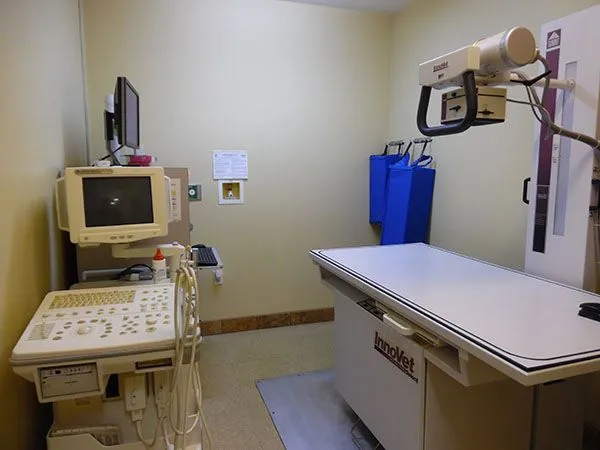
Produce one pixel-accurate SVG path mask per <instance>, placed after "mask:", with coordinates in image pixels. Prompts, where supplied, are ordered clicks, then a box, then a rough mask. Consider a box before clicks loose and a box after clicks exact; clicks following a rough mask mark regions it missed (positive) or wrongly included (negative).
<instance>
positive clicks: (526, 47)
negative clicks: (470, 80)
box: [473, 27, 538, 76]
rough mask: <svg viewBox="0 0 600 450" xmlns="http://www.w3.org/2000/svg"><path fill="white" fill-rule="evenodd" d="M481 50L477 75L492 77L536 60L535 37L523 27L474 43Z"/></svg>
mask: <svg viewBox="0 0 600 450" xmlns="http://www.w3.org/2000/svg"><path fill="white" fill-rule="evenodd" d="M473 45H474V46H476V47H479V49H480V50H481V53H480V56H479V70H477V71H476V73H477V75H480V76H486V75H493V74H496V73H499V72H504V71H506V70H511V69H516V68H518V67H522V66H526V65H527V64H531V63H532V62H534V61H535V60H536V58H537V54H538V50H537V46H536V43H535V37H534V36H533V34H532V33H531V31H529V30H528V29H527V28H525V27H515V28H511V29H510V30H507V31H504V32H502V33H498V34H496V35H494V36H490V37H487V38H484V39H480V40H479V41H476V42H475V43H474V44H473Z"/></svg>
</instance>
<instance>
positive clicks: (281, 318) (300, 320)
mask: <svg viewBox="0 0 600 450" xmlns="http://www.w3.org/2000/svg"><path fill="white" fill-rule="evenodd" d="M332 320H333V308H322V309H310V310H306V311H293V312H289V313H279V314H267V315H262V316H250V317H237V318H234V319H222V320H208V321H202V322H200V329H201V330H202V335H203V336H212V335H215V334H224V333H236V332H238V331H250V330H260V329H263V328H276V327H287V326H291V325H304V324H308V323H318V322H330V321H332Z"/></svg>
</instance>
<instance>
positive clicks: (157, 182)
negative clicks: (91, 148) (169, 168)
mask: <svg viewBox="0 0 600 450" xmlns="http://www.w3.org/2000/svg"><path fill="white" fill-rule="evenodd" d="M98 177H149V178H150V186H151V192H152V209H153V213H154V221H153V222H152V223H142V224H127V225H113V226H94V227H87V226H86V223H85V205H84V195H83V179H85V178H98ZM64 180H65V191H66V204H67V216H68V227H69V233H70V240H71V242H72V243H74V244H79V245H81V246H86V245H100V244H119V243H130V242H136V241H140V240H143V239H148V238H153V237H160V236H166V235H167V233H168V222H169V202H168V199H167V197H168V178H166V177H165V176H164V169H163V168H162V167H110V168H96V167H79V168H67V169H65V175H64Z"/></svg>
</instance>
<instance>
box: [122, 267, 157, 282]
mask: <svg viewBox="0 0 600 450" xmlns="http://www.w3.org/2000/svg"><path fill="white" fill-rule="evenodd" d="M138 267H145V268H146V269H148V270H149V271H150V273H152V267H150V266H149V265H148V264H133V265H131V266H129V267H128V268H127V269H123V270H122V271H121V272H119V273H118V274H117V275H115V278H114V279H115V280H120V279H121V278H123V277H124V276H125V275H129V274H130V273H133V271H134V269H137V268H138Z"/></svg>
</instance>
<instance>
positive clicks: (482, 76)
mask: <svg viewBox="0 0 600 450" xmlns="http://www.w3.org/2000/svg"><path fill="white" fill-rule="evenodd" d="M538 58H539V51H538V49H537V46H536V43H535V37H534V36H533V34H532V33H531V31H529V30H528V29H527V28H524V27H515V28H511V29H510V30H507V31H503V32H502V33H498V34H496V35H494V36H490V37H487V38H484V39H480V40H478V41H476V42H474V43H473V44H471V45H468V46H466V47H463V48H460V49H458V50H455V51H453V52H450V53H446V54H445V55H442V56H439V57H437V58H435V59H431V60H429V61H426V62H424V63H422V64H421V65H420V66H419V84H420V85H421V97H420V100H419V107H418V109H417V127H418V128H419V131H420V132H421V133H423V134H424V135H425V136H430V137H431V136H444V135H448V134H456V133H462V132H463V131H466V130H468V129H469V128H470V127H471V126H473V125H485V124H490V123H500V122H503V121H504V107H503V106H504V105H503V104H499V103H498V102H493V105H495V107H494V108H489V107H488V106H484V107H483V109H482V110H481V111H480V110H479V108H478V105H479V103H480V102H479V100H480V92H479V91H480V86H485V85H487V84H488V83H490V82H495V83H497V82H498V81H499V80H510V72H511V71H512V70H513V69H517V68H519V67H523V66H526V65H527V64H531V63H533V62H535V61H536V60H537V59H538ZM448 87H462V89H461V90H460V95H459V92H458V91H456V92H454V93H452V95H453V96H454V97H456V98H459V97H460V102H458V103H456V105H454V106H453V107H452V108H453V109H456V110H455V111H454V113H453V114H452V117H450V115H449V114H448V108H445V106H446V107H447V106H448V103H447V102H445V103H444V102H443V104H442V123H443V125H438V126H429V125H428V124H427V112H428V109H429V99H430V95H431V89H445V88H448ZM447 98H448V97H447ZM498 98H499V99H500V100H499V101H500V102H506V94H505V93H501V95H500V96H499V97H498ZM488 103H489V102H488ZM490 105H492V103H490Z"/></svg>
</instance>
